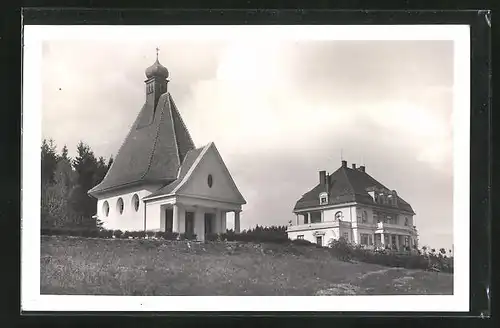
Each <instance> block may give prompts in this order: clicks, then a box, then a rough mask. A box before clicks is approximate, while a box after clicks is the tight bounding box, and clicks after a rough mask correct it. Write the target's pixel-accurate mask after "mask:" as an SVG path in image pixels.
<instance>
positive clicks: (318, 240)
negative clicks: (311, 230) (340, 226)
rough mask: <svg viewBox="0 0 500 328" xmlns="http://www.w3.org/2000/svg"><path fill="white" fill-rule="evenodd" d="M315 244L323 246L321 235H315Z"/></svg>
mask: <svg viewBox="0 0 500 328" xmlns="http://www.w3.org/2000/svg"><path fill="white" fill-rule="evenodd" d="M316 244H318V245H319V246H323V236H318V237H316Z"/></svg>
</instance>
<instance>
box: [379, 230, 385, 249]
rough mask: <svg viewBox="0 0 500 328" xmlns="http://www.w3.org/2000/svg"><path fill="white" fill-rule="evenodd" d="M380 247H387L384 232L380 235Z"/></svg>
mask: <svg viewBox="0 0 500 328" xmlns="http://www.w3.org/2000/svg"><path fill="white" fill-rule="evenodd" d="M380 246H383V247H385V234H384V233H383V232H382V233H380Z"/></svg>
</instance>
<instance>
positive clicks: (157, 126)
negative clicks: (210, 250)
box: [88, 56, 246, 240]
mask: <svg viewBox="0 0 500 328" xmlns="http://www.w3.org/2000/svg"><path fill="white" fill-rule="evenodd" d="M146 78H147V79H146V81H145V84H146V85H145V93H146V95H145V98H146V100H145V103H144V105H143V107H142V109H141V110H140V112H139V114H138V115H137V118H136V120H135V122H134V123H133V125H132V127H131V128H130V131H129V133H128V134H127V136H126V138H125V140H124V141H123V143H122V145H121V147H120V149H119V151H118V153H117V155H116V157H115V159H114V161H113V164H112V165H111V167H110V168H109V171H108V173H107V174H106V176H105V177H104V179H103V180H102V181H101V182H100V183H99V184H98V185H97V186H95V187H93V188H92V189H91V190H89V191H88V193H89V195H91V196H93V197H95V198H97V211H96V215H97V217H98V218H99V219H100V220H101V221H102V222H103V227H105V228H107V229H120V230H128V231H138V230H153V231H170V232H177V233H187V234H196V236H197V238H198V239H199V240H204V238H205V235H206V234H211V233H222V232H225V231H226V214H227V213H229V212H234V220H235V222H234V226H235V231H236V232H239V229H240V212H241V211H242V205H244V204H245V203H246V201H245V199H244V198H243V196H242V195H241V193H240V192H239V190H238V188H237V186H236V184H235V182H234V180H233V178H232V176H231V174H230V172H229V170H228V168H227V167H226V165H225V163H224V161H223V159H222V156H221V154H220V153H219V151H218V149H217V147H216V146H215V144H214V143H213V142H210V143H209V144H207V145H205V146H203V147H198V148H197V147H195V145H194V142H193V140H192V138H191V136H190V134H189V131H188V129H187V127H186V125H185V124H184V122H183V120H182V118H181V115H180V113H179V110H178V109H177V106H176V105H175V102H174V100H173V98H172V96H171V94H170V93H169V92H168V89H167V86H168V82H169V81H170V80H169V72H168V70H167V68H165V67H164V66H163V65H161V64H160V62H159V61H158V56H157V58H156V62H155V63H154V64H153V65H152V66H150V67H148V68H147V69H146Z"/></svg>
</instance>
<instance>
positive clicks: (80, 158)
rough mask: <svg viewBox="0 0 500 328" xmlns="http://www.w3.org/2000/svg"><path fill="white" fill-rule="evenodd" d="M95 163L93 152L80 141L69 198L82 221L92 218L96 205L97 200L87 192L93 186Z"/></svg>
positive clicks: (74, 162)
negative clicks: (73, 183) (73, 184)
mask: <svg viewBox="0 0 500 328" xmlns="http://www.w3.org/2000/svg"><path fill="white" fill-rule="evenodd" d="M97 165H98V164H97V160H96V158H95V156H94V152H93V151H92V150H91V149H90V147H89V146H88V145H86V144H84V143H83V142H82V141H80V143H79V144H78V145H77V156H76V157H75V158H74V159H73V167H74V168H75V172H76V174H77V178H76V185H75V187H74V188H73V190H72V191H71V194H70V199H71V205H72V207H73V209H74V210H75V211H76V212H77V213H79V214H80V215H81V216H82V218H83V220H84V221H91V220H92V215H93V214H94V213H95V209H96V206H97V201H96V200H95V199H94V198H92V197H91V196H89V195H88V194H87V192H88V191H89V190H90V189H91V188H92V187H93V186H94V182H95V175H96V171H97ZM85 225H86V224H85Z"/></svg>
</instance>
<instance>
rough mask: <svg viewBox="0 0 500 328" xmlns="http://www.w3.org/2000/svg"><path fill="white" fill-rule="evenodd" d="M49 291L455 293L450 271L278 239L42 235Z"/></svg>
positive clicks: (42, 263) (44, 284) (45, 290)
mask: <svg viewBox="0 0 500 328" xmlns="http://www.w3.org/2000/svg"><path fill="white" fill-rule="evenodd" d="M40 283H41V293H42V294H64V295H85V294H90V295H164V296H168V295H192V296H204V295H227V296H250V295H260V296H273V295H276V296H308V295H403V294H415V295H417V294H426V295H431V294H448V295H451V294H452V293H453V275H452V274H449V273H443V272H431V271H423V270H411V269H405V268H397V267H387V266H382V265H378V264H371V263H363V262H356V261H341V260H339V259H337V258H335V257H334V256H332V253H331V250H330V249H328V248H320V247H314V246H313V247H311V246H306V245H294V244H277V243H241V242H206V243H200V242H193V241H167V240H140V239H99V238H83V237H69V236H42V237H41V257H40Z"/></svg>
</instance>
